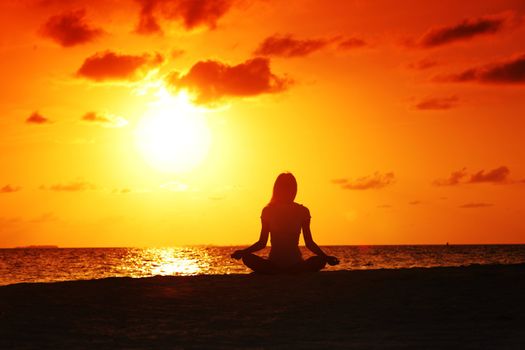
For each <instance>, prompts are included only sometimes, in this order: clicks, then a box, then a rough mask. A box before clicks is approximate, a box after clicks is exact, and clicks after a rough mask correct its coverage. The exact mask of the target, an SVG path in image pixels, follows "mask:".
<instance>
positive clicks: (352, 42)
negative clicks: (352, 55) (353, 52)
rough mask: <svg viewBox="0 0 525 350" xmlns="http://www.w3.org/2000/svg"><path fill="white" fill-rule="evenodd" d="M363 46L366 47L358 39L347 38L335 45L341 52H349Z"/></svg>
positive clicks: (361, 40) (362, 41)
mask: <svg viewBox="0 0 525 350" xmlns="http://www.w3.org/2000/svg"><path fill="white" fill-rule="evenodd" d="M363 46H366V42H365V41H364V40H363V39H359V38H347V39H344V40H342V41H340V42H339V43H338V44H337V47H338V48H339V49H341V50H350V49H355V48H358V47H363Z"/></svg>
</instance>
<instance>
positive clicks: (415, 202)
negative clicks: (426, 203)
mask: <svg viewBox="0 0 525 350" xmlns="http://www.w3.org/2000/svg"><path fill="white" fill-rule="evenodd" d="M421 203H422V202H421V201H411V202H408V204H410V205H419V204H421Z"/></svg>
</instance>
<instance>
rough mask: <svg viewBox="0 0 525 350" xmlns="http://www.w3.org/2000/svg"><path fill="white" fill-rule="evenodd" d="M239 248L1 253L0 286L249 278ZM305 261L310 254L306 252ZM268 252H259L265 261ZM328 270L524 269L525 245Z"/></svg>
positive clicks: (355, 249) (343, 250) (433, 249)
mask: <svg viewBox="0 0 525 350" xmlns="http://www.w3.org/2000/svg"><path fill="white" fill-rule="evenodd" d="M238 248H239V247H214V246H210V247H207V246H206V247H180V248H50V249H34V248H14V249H0V285H7V284H13V283H21V282H54V281H66V280H80V279H96V278H105V277H124V276H127V277H150V276H156V275H200V274H232V273H249V272H250V271H249V270H248V269H247V268H246V267H244V266H243V264H242V263H241V262H240V261H238V260H234V259H231V258H230V254H231V253H232V252H233V251H234V250H235V249H238ZM302 249H303V256H304V257H308V256H309V255H311V254H309V253H308V252H307V251H306V250H305V249H304V248H302ZM268 250H269V249H268V248H266V249H264V250H262V251H260V252H258V253H260V255H262V256H267V254H268ZM323 250H325V252H326V253H327V254H330V255H335V256H337V257H338V258H339V259H340V262H341V263H340V264H339V265H337V266H328V267H327V270H355V269H381V268H390V269H392V268H393V269H397V268H411V267H434V266H461V265H472V264H516V263H525V245H450V246H437V245H414V246H410V245H404V246H329V247H323Z"/></svg>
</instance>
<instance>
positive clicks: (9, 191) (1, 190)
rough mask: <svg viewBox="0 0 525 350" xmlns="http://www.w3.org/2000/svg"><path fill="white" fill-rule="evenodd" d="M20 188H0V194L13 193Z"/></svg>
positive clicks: (8, 186) (20, 188)
mask: <svg viewBox="0 0 525 350" xmlns="http://www.w3.org/2000/svg"><path fill="white" fill-rule="evenodd" d="M21 190H22V187H20V186H12V185H9V184H7V185H5V186H4V187H0V193H14V192H18V191H21Z"/></svg>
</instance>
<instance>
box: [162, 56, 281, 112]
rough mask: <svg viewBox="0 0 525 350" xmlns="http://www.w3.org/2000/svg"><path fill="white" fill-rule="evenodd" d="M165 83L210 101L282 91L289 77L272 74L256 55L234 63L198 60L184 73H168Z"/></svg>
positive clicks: (198, 99) (200, 100)
mask: <svg viewBox="0 0 525 350" xmlns="http://www.w3.org/2000/svg"><path fill="white" fill-rule="evenodd" d="M168 84H169V85H170V86H172V87H174V88H175V89H188V90H190V91H191V92H192V93H193V94H194V95H195V97H196V99H195V102H196V103H200V104H210V103H214V102H217V101H218V100H221V99H223V98H229V97H249V96H257V95H260V94H265V93H277V92H281V91H284V90H286V89H287V88H288V86H289V84H290V80H289V79H286V78H284V77H279V76H277V75H275V74H274V73H272V71H271V69H270V61H269V60H268V59H267V58H262V57H257V58H254V59H250V60H247V61H246V62H243V63H240V64H237V65H229V64H226V63H222V62H219V61H214V60H208V61H199V62H197V63H196V64H195V65H193V67H191V69H190V71H189V72H188V73H187V74H185V75H179V74H177V73H174V74H172V75H170V77H169V78H168Z"/></svg>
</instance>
